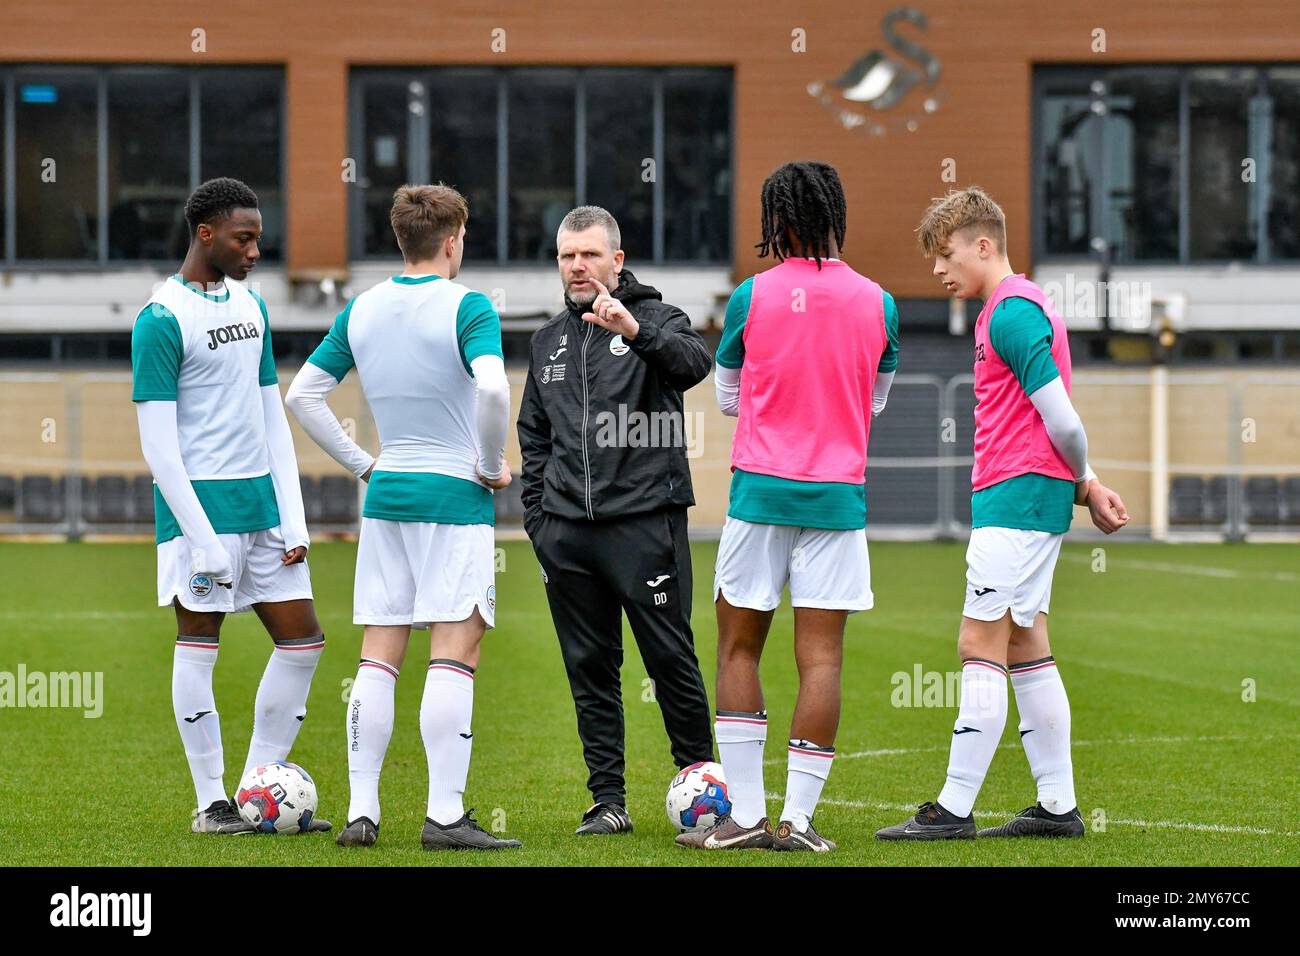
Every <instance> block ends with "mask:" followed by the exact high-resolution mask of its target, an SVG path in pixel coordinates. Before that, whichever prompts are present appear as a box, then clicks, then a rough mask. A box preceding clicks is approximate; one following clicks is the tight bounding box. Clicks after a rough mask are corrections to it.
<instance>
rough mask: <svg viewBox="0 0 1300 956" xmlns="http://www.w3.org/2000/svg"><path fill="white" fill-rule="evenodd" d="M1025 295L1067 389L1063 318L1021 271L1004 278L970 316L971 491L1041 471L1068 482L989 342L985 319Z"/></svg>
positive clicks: (1067, 468)
mask: <svg viewBox="0 0 1300 956" xmlns="http://www.w3.org/2000/svg"><path fill="white" fill-rule="evenodd" d="M1010 298H1021V299H1028V300H1029V301H1030V302H1032V303H1034V304H1035V305H1037V306H1038V307H1039V308H1040V309H1042V310H1043V314H1044V315H1046V316H1047V321H1048V322H1050V323H1051V325H1052V360H1053V361H1054V362H1055V363H1056V368H1057V370H1058V371H1060V373H1061V382H1062V384H1064V385H1065V392H1066V394H1067V395H1068V394H1069V392H1070V340H1069V338H1068V336H1067V334H1066V331H1065V322H1064V321H1062V319H1061V317H1060V316H1059V315H1057V314H1056V310H1055V309H1054V308H1052V303H1051V301H1050V300H1049V299H1048V298H1047V295H1046V293H1044V292H1043V290H1042V289H1040V288H1039V287H1038V286H1036V285H1034V283H1032V282H1030V281H1029V280H1028V279H1026V278H1025V277H1024V276H1023V275H1019V274H1017V275H1013V276H1008V277H1007V278H1005V279H1003V280H1002V282H1001V283H1000V284H999V285H998V287H997V289H996V290H995V291H994V293H993V296H992V298H990V299H989V300H988V301H987V302H985V303H984V308H983V309H981V310H980V314H979V318H978V319H976V320H975V402H976V405H975V467H974V469H973V470H972V471H971V490H972V491H979V490H981V489H983V488H987V487H989V486H990V485H996V484H997V483H998V482H999V481H1005V480H1006V479H1008V478H1015V477H1017V476H1019V475H1028V474H1036V475H1046V476H1048V477H1049V478H1064V479H1066V480H1067V481H1073V480H1074V473H1073V472H1072V471H1070V466H1069V465H1067V464H1066V463H1065V459H1064V458H1062V457H1061V454H1060V452H1058V451H1057V450H1056V446H1054V445H1053V444H1052V441H1051V439H1050V438H1048V437H1047V427H1046V426H1045V425H1044V424H1043V419H1042V416H1041V415H1039V414H1038V409H1036V408H1034V404H1033V402H1031V401H1030V400H1029V396H1028V395H1026V394H1025V390H1024V389H1023V388H1022V387H1021V385H1020V382H1019V381H1018V380H1017V379H1016V376H1015V373H1014V372H1012V371H1011V367H1010V366H1008V365H1007V363H1006V362H1004V361H1003V360H1002V358H1001V357H1000V356H999V355H998V354H997V352H996V351H995V350H994V348H993V343H992V342H991V341H990V340H989V317H990V316H992V315H993V312H994V310H995V309H997V307H998V306H999V305H1000V304H1001V303H1002V302H1003V300H1005V299H1010Z"/></svg>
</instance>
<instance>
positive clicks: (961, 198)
mask: <svg viewBox="0 0 1300 956" xmlns="http://www.w3.org/2000/svg"><path fill="white" fill-rule="evenodd" d="M963 229H970V230H974V231H978V232H979V233H980V234H982V235H986V236H988V237H989V238H990V239H992V240H993V242H994V244H995V245H996V246H997V248H998V252H1006V249H1007V217H1006V216H1005V215H1003V213H1002V207H1001V206H999V205H998V204H997V203H995V202H994V201H993V199H992V197H991V196H989V194H988V193H986V192H985V191H984V190H982V189H980V188H979V187H978V186H967V187H966V188H965V189H950V190H948V194H947V195H946V196H937V197H935V199H934V200H933V201H932V202H931V203H930V208H929V209H927V210H926V211H925V215H924V216H922V217H921V224H920V225H919V226H917V227H916V238H917V241H918V242H919V243H920V245H921V252H922V253H923V254H924V255H925V256H926V257H927V258H933V257H934V256H937V255H938V254H939V250H940V249H942V248H943V246H944V245H945V244H946V243H947V242H948V240H949V239H950V238H952V235H953V234H954V233H956V232H959V231H961V230H963Z"/></svg>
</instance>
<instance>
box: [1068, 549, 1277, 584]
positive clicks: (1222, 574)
mask: <svg viewBox="0 0 1300 956" xmlns="http://www.w3.org/2000/svg"><path fill="white" fill-rule="evenodd" d="M1061 557H1063V558H1065V559H1066V560H1067V561H1074V562H1076V563H1078V564H1091V563H1092V560H1093V559H1092V558H1091V557H1089V556H1088V555H1086V554H1071V553H1069V552H1062V553H1061ZM1111 567H1113V568H1118V569H1121V570H1123V569H1126V568H1133V569H1135V570H1137V571H1167V572H1169V573H1170V574H1198V575H1201V576H1202V577H1207V578H1250V579H1251V580H1253V581H1260V580H1264V581H1300V574H1292V573H1291V572H1289V571H1238V570H1236V569H1234V568H1216V567H1212V566H1210V565H1204V564H1177V563H1175V562H1172V561H1116V562H1112V563H1111Z"/></svg>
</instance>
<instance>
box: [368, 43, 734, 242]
mask: <svg viewBox="0 0 1300 956" xmlns="http://www.w3.org/2000/svg"><path fill="white" fill-rule="evenodd" d="M352 111H353V112H352V142H353V146H352V152H351V155H353V156H355V157H357V160H358V170H357V172H358V181H357V185H356V187H355V189H354V191H353V199H352V205H351V209H352V246H353V252H354V255H356V256H358V257H372V258H374V257H391V256H393V255H395V254H396V252H397V250H396V247H395V243H394V242H393V239H392V230H391V228H390V227H389V225H388V210H389V207H390V206H391V203H392V193H393V189H394V188H395V187H396V186H398V185H401V184H402V183H404V182H439V181H441V182H445V183H448V184H449V185H452V186H455V187H456V188H457V189H459V190H460V192H461V193H463V194H464V195H465V197H466V199H467V200H468V202H469V206H470V221H469V225H468V227H467V229H466V258H467V260H469V261H473V260H476V259H477V260H480V261H488V262H499V263H552V262H554V259H555V254H556V248H555V233H556V230H557V229H558V227H559V224H560V221H561V220H562V219H563V218H564V215H565V214H566V213H567V212H568V211H569V210H570V209H572V208H573V207H574V206H578V205H583V204H587V203H590V204H595V205H600V206H604V207H605V208H606V209H608V210H609V211H610V212H611V213H613V215H614V217H615V218H616V219H617V220H618V223H619V227H620V231H621V232H622V236H623V249H624V251H625V252H626V253H627V255H628V258H629V260H631V261H633V262H636V261H654V262H664V261H686V262H723V261H727V260H729V259H730V257H731V192H732V189H731V73H730V71H729V70H717V69H715V70H699V69H695V70H686V69H610V68H592V69H556V68H542V67H519V68H505V69H469V68H447V69H437V70H388V69H372V68H365V69H358V70H354V71H353V80H352Z"/></svg>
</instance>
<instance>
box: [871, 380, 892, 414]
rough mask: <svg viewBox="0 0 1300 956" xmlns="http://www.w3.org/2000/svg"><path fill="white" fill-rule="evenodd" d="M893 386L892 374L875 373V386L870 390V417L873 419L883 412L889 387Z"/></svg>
mask: <svg viewBox="0 0 1300 956" xmlns="http://www.w3.org/2000/svg"><path fill="white" fill-rule="evenodd" d="M893 384H894V373H893V372H877V373H876V384H875V387H874V388H872V389H871V417H872V418H875V417H876V416H877V415H879V414H880V413H881V412H883V411H884V410H885V403H886V402H887V401H889V387H890V386H891V385H893Z"/></svg>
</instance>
